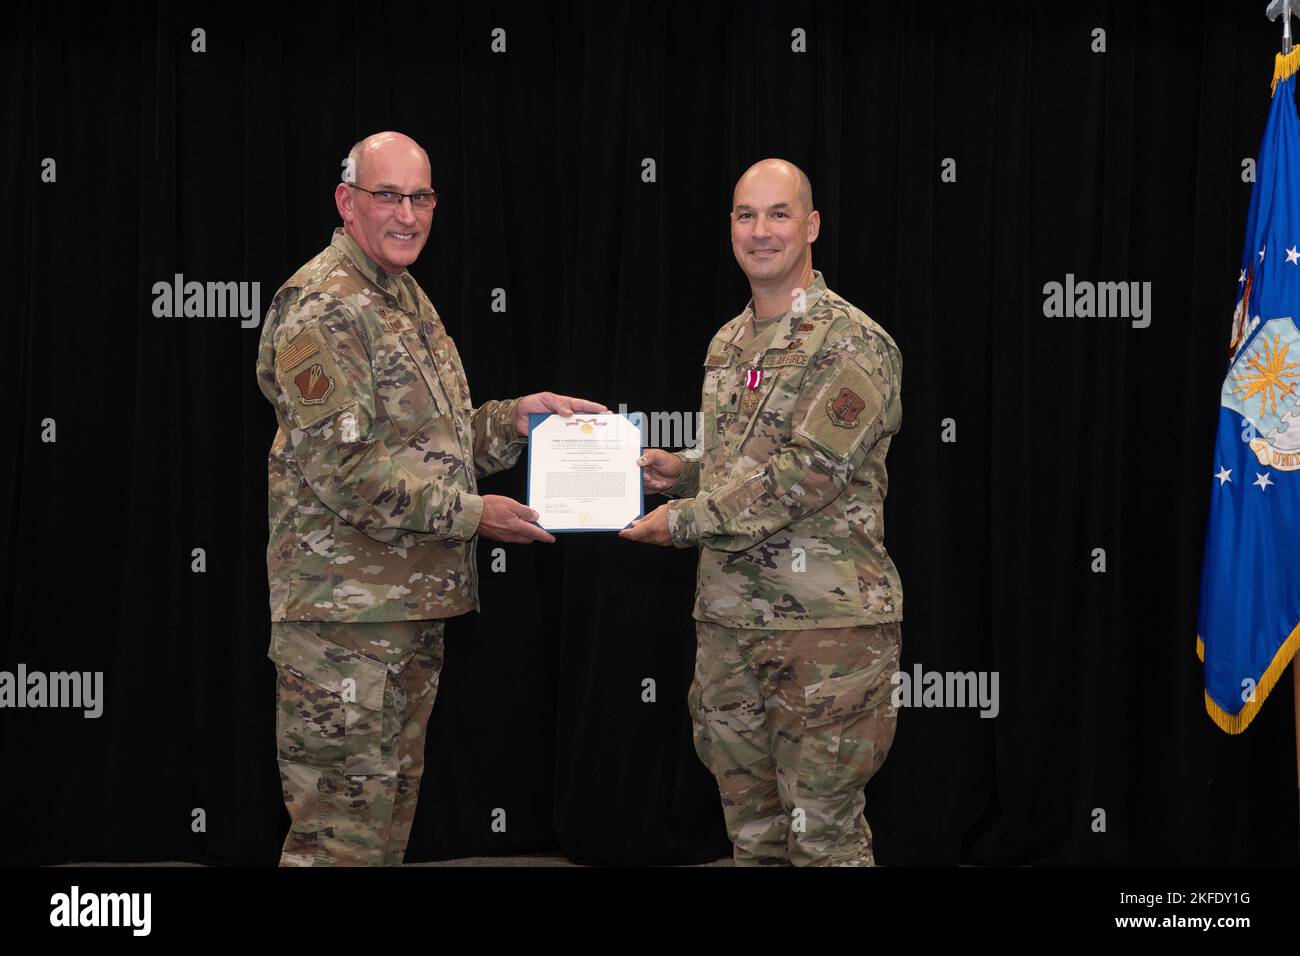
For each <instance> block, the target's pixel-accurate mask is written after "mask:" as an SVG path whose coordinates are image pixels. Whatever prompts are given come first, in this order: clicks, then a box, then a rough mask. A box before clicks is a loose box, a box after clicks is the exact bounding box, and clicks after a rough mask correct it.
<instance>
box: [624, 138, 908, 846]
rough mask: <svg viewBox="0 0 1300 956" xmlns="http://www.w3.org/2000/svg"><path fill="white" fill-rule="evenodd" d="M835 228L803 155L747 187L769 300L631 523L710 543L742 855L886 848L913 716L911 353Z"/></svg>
mask: <svg viewBox="0 0 1300 956" xmlns="http://www.w3.org/2000/svg"><path fill="white" fill-rule="evenodd" d="M820 228H821V215H820V213H818V212H817V211H816V209H815V208H814V207H813V201H812V186H811V184H810V183H809V181H808V177H807V176H806V175H804V173H803V171H802V170H800V169H799V168H798V167H797V166H795V165H793V164H792V163H788V162H786V161H784V160H779V159H769V160H764V161H762V162H760V163H756V164H755V165H754V166H752V167H750V169H748V170H746V172H745V173H744V175H742V176H741V177H740V181H739V182H738V183H736V189H735V192H734V194H733V196H732V209H731V247H732V252H733V253H734V255H735V257H736V262H737V263H739V265H740V268H741V269H742V270H743V271H744V273H745V275H746V276H747V277H748V279H749V284H750V289H751V291H752V293H753V298H752V299H751V301H750V303H749V305H748V306H746V308H745V310H744V311H743V312H742V313H741V314H740V315H738V316H736V317H735V318H734V319H732V320H731V321H730V322H728V323H727V324H726V325H724V326H723V327H722V329H721V330H720V331H719V332H718V333H717V335H715V336H714V337H713V341H712V342H711V343H710V345H709V348H708V351H707V352H706V353H705V358H704V389H703V396H702V405H703V407H702V411H701V421H700V429H699V435H700V440H699V444H698V445H697V446H696V447H695V448H693V449H690V450H689V451H685V452H678V453H676V454H669V453H668V452H666V451H662V450H659V449H646V450H645V452H644V453H643V457H642V459H641V464H642V465H643V467H644V471H643V479H644V484H645V489H646V490H647V491H651V492H661V493H663V494H664V495H666V496H667V497H670V498H674V499H676V500H674V501H672V502H670V503H669V504H666V505H662V506H660V507H659V508H657V509H655V510H654V511H653V512H651V513H650V514H648V515H646V517H645V518H643V519H641V520H640V521H639V522H637V523H636V524H634V525H633V526H632V527H631V528H629V529H627V530H625V531H623V532H621V534H622V536H623V537H625V538H629V539H631V540H634V541H643V542H647V543H650V544H659V545H675V546H676V547H679V548H698V549H699V554H700V558H699V570H698V574H697V578H696V590H695V611H694V617H695V621H696V641H697V653H696V662H695V679H694V681H693V682H692V684H691V688H690V692H689V694H688V705H689V709H690V713H691V720H692V723H693V725H694V728H695V747H696V751H697V752H698V753H699V755H700V759H701V760H702V761H703V762H704V764H705V766H706V767H708V768H709V770H710V771H711V772H712V773H713V775H714V777H715V778H716V780H717V782H718V790H719V793H720V794H721V797H722V810H723V816H724V817H725V819H726V824H727V832H728V835H729V836H730V837H731V840H732V843H733V844H734V847H735V852H734V856H735V861H736V863H737V864H776V865H789V864H794V865H797V866H802V865H872V864H874V862H875V853H874V841H873V838H872V832H871V828H870V826H868V824H867V819H866V816H865V814H864V813H863V809H864V803H865V801H864V796H863V787H864V786H865V785H866V783H867V781H868V780H870V779H871V777H872V776H873V775H874V774H875V772H876V770H878V769H879V768H880V765H881V764H882V763H884V760H885V756H886V755H887V754H888V752H889V748H890V745H891V743H892V742H893V739H894V728H895V726H896V723H897V719H896V714H895V712H894V709H893V707H892V706H891V704H890V691H891V687H892V685H891V682H890V678H891V676H892V675H893V673H894V672H895V671H896V670H897V669H898V655H899V651H900V648H901V633H900V627H901V621H902V619H903V591H902V586H901V584H900V582H899V579H898V572H897V570H896V569H895V567H894V564H893V561H892V560H890V557H889V554H888V552H886V550H885V542H884V499H885V489H886V487H887V485H888V478H887V476H886V472H885V455H886V453H887V452H888V451H889V442H890V438H891V436H892V435H894V434H895V433H896V432H897V431H898V429H899V425H900V423H901V421H902V402H901V398H900V392H899V389H900V386H901V383H902V357H901V356H900V354H899V351H898V346H897V345H895V344H894V340H893V339H892V338H890V337H889V334H888V333H886V332H885V330H884V329H882V328H881V327H880V326H879V325H877V324H876V323H875V322H874V321H872V320H871V319H870V318H869V317H868V316H867V315H866V314H865V313H863V312H862V311H860V310H859V309H857V308H855V307H854V306H853V305H851V304H850V303H848V302H847V301H845V300H844V299H843V298H842V297H841V296H839V295H837V294H835V293H834V292H832V291H831V290H830V289H828V288H827V287H826V282H825V280H824V279H823V278H822V275H821V273H820V272H817V271H815V270H814V269H813V267H812V244H813V243H814V242H815V241H816V239H817V235H818V232H819V230H820Z"/></svg>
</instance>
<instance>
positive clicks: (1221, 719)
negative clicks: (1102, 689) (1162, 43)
mask: <svg viewBox="0 0 1300 956" xmlns="http://www.w3.org/2000/svg"><path fill="white" fill-rule="evenodd" d="M1296 49H1297V50H1300V47H1296ZM1292 53H1294V51H1292ZM1278 59H1279V60H1281V59H1282V57H1281V55H1279V56H1278ZM1297 651H1300V624H1297V625H1296V627H1295V630H1293V631H1292V632H1291V636H1290V637H1288V638H1287V639H1286V640H1285V641H1283V642H1282V646H1281V647H1279V648H1278V649H1277V653H1276V654H1274V655H1273V663H1271V664H1269V665H1268V668H1267V669H1266V670H1265V671H1264V675H1263V676H1262V677H1261V678H1260V679H1259V683H1258V684H1256V685H1255V694H1254V696H1253V697H1252V698H1251V699H1250V700H1248V701H1246V703H1244V704H1243V705H1242V707H1241V710H1239V711H1237V712H1236V713H1235V714H1230V713H1228V712H1227V711H1226V710H1224V709H1223V708H1222V707H1220V706H1219V705H1218V704H1217V703H1215V702H1214V698H1212V697H1211V696H1210V692H1209V691H1206V692H1205V712H1206V713H1207V714H1209V715H1210V719H1211V720H1212V721H1214V722H1215V723H1216V724H1218V725H1219V729H1220V730H1223V731H1226V732H1227V733H1230V734H1239V733H1241V732H1242V731H1243V730H1245V729H1246V728H1247V727H1249V726H1250V722H1251V721H1252V720H1254V719H1255V715H1256V714H1257V713H1259V708H1260V707H1262V706H1263V705H1264V701H1265V700H1267V699H1268V695H1269V692H1270V691H1272V690H1273V687H1274V686H1275V685H1276V684H1277V682H1278V678H1280V677H1281V676H1282V672H1283V671H1284V670H1286V668H1287V665H1288V664H1290V663H1291V658H1293V657H1295V655H1296V652H1297ZM1196 656H1197V657H1199V658H1200V659H1201V662H1202V663H1204V662H1205V641H1203V640H1202V639H1201V635H1199V634H1197V635H1196ZM1243 689H1244V688H1243Z"/></svg>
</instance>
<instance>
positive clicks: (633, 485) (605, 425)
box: [528, 412, 643, 532]
mask: <svg viewBox="0 0 1300 956" xmlns="http://www.w3.org/2000/svg"><path fill="white" fill-rule="evenodd" d="M529 419H530V428H529V433H528V505H529V507H530V508H532V509H533V510H534V511H536V512H537V514H538V519H537V523H538V524H539V525H541V527H542V528H544V529H546V530H547V531H555V532H563V531H619V530H621V529H623V528H626V527H627V526H628V524H629V523H631V522H632V521H633V520H634V519H636V518H638V517H640V516H641V514H642V513H643V507H642V502H643V499H642V493H641V468H640V466H639V465H638V464H637V459H638V458H640V457H641V423H640V415H639V413H636V412H633V413H632V414H631V415H627V416H624V415H616V414H596V415H583V414H575V415H572V416H570V417H568V418H562V417H560V416H558V415H539V414H534V415H530V416H529Z"/></svg>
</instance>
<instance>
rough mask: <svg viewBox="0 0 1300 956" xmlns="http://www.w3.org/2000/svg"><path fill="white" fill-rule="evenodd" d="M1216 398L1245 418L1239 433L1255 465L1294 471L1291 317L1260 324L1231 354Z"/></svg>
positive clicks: (1299, 462) (1298, 437)
mask: <svg viewBox="0 0 1300 956" xmlns="http://www.w3.org/2000/svg"><path fill="white" fill-rule="evenodd" d="M1288 359H1293V360H1294V361H1288ZM1220 401H1221V404H1222V405H1223V407H1224V408H1226V409H1229V410H1230V411H1233V412H1235V413H1236V414H1238V415H1240V416H1241V417H1242V418H1243V419H1244V420H1245V422H1246V423H1247V426H1248V427H1247V431H1246V432H1245V433H1244V435H1243V437H1244V438H1245V439H1246V440H1247V441H1248V442H1249V444H1250V450H1251V451H1252V452H1254V453H1255V457H1256V458H1258V459H1259V463H1260V464H1261V465H1267V466H1269V467H1271V468H1276V469H1277V470H1278V471H1300V329H1297V328H1296V324H1295V320H1294V319H1292V318H1290V317H1287V318H1281V319H1270V320H1269V321H1267V322H1265V323H1264V324H1263V326H1262V327H1261V328H1260V329H1259V331H1258V333H1256V335H1255V336H1254V337H1253V338H1252V339H1250V340H1249V341H1248V342H1247V344H1246V346H1245V348H1243V349H1241V351H1240V352H1239V353H1238V354H1237V358H1236V360H1235V361H1234V362H1233V363H1232V369H1231V371H1230V372H1229V373H1228V376H1227V378H1226V379H1225V380H1224V382H1223V391H1222V393H1221V400H1220Z"/></svg>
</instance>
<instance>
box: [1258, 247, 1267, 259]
mask: <svg viewBox="0 0 1300 956" xmlns="http://www.w3.org/2000/svg"><path fill="white" fill-rule="evenodd" d="M1267 248H1268V246H1265V247H1264V249H1267ZM1264 249H1261V250H1259V257H1260V258H1261V259H1263V258H1264Z"/></svg>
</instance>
